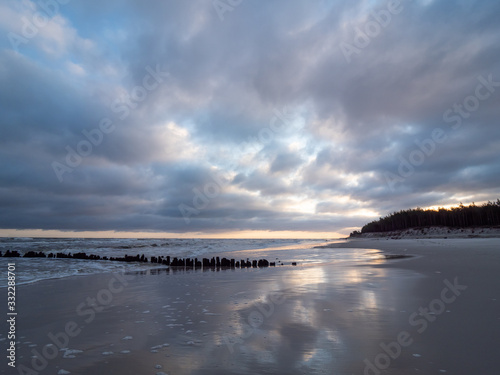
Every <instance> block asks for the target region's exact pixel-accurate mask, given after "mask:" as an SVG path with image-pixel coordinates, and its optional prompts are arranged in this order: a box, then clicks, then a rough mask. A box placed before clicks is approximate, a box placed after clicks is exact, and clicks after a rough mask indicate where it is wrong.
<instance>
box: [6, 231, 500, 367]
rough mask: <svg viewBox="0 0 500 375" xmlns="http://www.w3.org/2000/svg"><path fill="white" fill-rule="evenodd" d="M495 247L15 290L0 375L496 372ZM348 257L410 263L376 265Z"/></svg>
mask: <svg viewBox="0 0 500 375" xmlns="http://www.w3.org/2000/svg"><path fill="white" fill-rule="evenodd" d="M499 243H500V241H499V240H498V239H460V240H458V239H449V240H444V239H443V240H440V239H433V240H382V239H379V240H377V239H375V240H354V241H348V242H346V243H342V244H332V245H331V247H330V248H322V249H315V250H314V251H313V252H312V253H311V252H310V254H309V255H308V257H309V258H310V257H311V256H310V255H311V254H313V253H314V254H325V255H326V254H334V253H335V251H336V250H335V247H343V248H346V247H347V248H352V250H351V251H352V254H354V255H355V256H354V257H353V258H355V260H356V261H349V260H345V261H342V262H336V263H335V262H332V263H328V264H322V263H307V262H304V263H303V264H300V262H299V265H298V266H297V267H291V266H284V267H276V268H265V269H245V270H225V271H219V272H213V271H206V272H201V271H197V272H196V271H178V272H172V271H167V270H160V271H155V272H148V273H145V274H128V275H118V274H100V275H93V276H82V277H72V278H66V279H61V280H45V281H42V282H38V283H35V284H32V285H26V286H19V287H18V296H17V299H18V313H19V315H18V318H17V319H18V321H17V331H18V336H19V337H18V341H19V344H18V349H17V365H18V368H17V369H16V370H13V369H11V368H9V367H7V366H6V364H3V365H2V369H1V371H0V372H1V373H6V374H17V373H20V372H18V370H20V369H21V368H22V369H24V371H26V372H25V373H31V374H34V373H40V374H57V373H60V374H65V373H71V374H82V375H86V374H89V375H90V374H97V375H99V374H153V375H154V374H162V373H165V374H364V373H366V374H378V373H380V374H442V373H447V374H471V373H475V374H489V373H494V372H496V368H497V365H498V364H500V360H499V359H498V356H497V352H498V347H499V345H498V344H499V343H500V295H499V294H500V290H499V288H498V274H499V271H500V269H499V268H500V253H499V251H498V250H499V249H498V244H499ZM356 249H381V250H384V251H385V252H386V253H388V254H411V255H415V257H412V258H407V259H401V260H384V259H382V258H383V257H382V256H378V255H377V254H378V252H377V251H373V250H368V251H365V250H356ZM364 258H366V260H365V261H361V262H360V261H359V259H364ZM465 286H466V289H465ZM445 289H447V291H445V292H443V291H444V290H445ZM2 293H5V291H2ZM420 307H422V308H427V309H429V311H425V310H420V311H419V308H420ZM441 310H442V311H441ZM433 311H434V312H433ZM65 331H66V332H65ZM419 331H420V332H419ZM5 332H6V328H4V329H3V330H2V336H0V339H4V338H5V334H4V333H5ZM398 339H399V340H398ZM5 341H6V340H3V341H2V342H5ZM47 344H49V345H47ZM50 344H52V345H50ZM58 346H59V347H58ZM384 348H385V350H384ZM55 349H58V350H57V351H56V350H55ZM33 356H37V357H38V358H32V357H33ZM20 366H25V367H20ZM27 369H32V371H33V372H27V371H28V370H27ZM65 371H67V372H65ZM21 373H22V372H21Z"/></svg>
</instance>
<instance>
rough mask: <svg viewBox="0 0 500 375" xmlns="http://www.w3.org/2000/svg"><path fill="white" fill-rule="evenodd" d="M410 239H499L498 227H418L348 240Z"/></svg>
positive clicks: (375, 233)
mask: <svg viewBox="0 0 500 375" xmlns="http://www.w3.org/2000/svg"><path fill="white" fill-rule="evenodd" d="M357 238H359V239H368V238H371V239H375V238H385V239H393V240H397V239H410V238H415V239H419V238H422V239H423V238H444V239H446V238H500V227H498V226H496V227H470V228H450V227H420V228H409V229H403V230H395V231H389V232H367V233H360V232H357V233H355V232H353V233H351V235H350V236H349V239H357Z"/></svg>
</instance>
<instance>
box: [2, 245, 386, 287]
mask: <svg viewBox="0 0 500 375" xmlns="http://www.w3.org/2000/svg"><path fill="white" fill-rule="evenodd" d="M343 241H345V240H342V239H333V240H319V239H144V238H141V239H130V238H127V239H117V238H106V239H102V238H99V239H91V238H24V237H23V238H0V251H1V252H2V255H4V254H5V252H6V251H7V250H11V251H14V250H15V251H18V252H19V253H20V254H21V257H19V258H17V257H16V258H7V257H1V258H0V268H1V269H3V270H5V272H3V271H2V272H1V273H0V274H1V275H4V277H2V279H1V280H0V287H5V286H7V272H6V271H7V267H8V264H9V263H15V274H16V285H22V284H29V283H34V282H38V281H41V280H45V279H54V278H64V277H71V276H76V275H92V274H97V273H110V272H133V271H144V270H150V269H154V268H162V267H163V268H165V266H162V265H159V264H152V263H135V262H131V263H126V262H116V261H104V260H80V259H55V258H23V257H22V256H23V254H25V253H26V252H28V251H35V252H40V251H41V252H44V253H46V254H49V253H59V252H61V253H72V254H74V253H78V252H85V253H86V254H88V255H90V254H95V255H100V256H101V257H104V256H107V257H123V256H125V255H137V254H139V255H142V254H144V255H145V256H146V257H148V258H150V257H151V256H156V257H158V256H164V257H165V256H171V257H178V258H192V259H194V258H198V259H199V260H201V258H212V257H217V256H220V257H221V258H222V257H226V258H228V259H230V258H235V259H236V260H240V259H244V260H247V259H250V260H254V259H255V260H258V259H268V260H269V261H270V262H276V263H277V265H278V264H279V265H291V263H292V262H296V263H298V264H300V265H303V264H310V263H323V262H332V261H334V262H343V261H350V262H352V261H364V260H367V259H377V258H378V257H380V253H379V252H378V251H371V252H370V251H366V250H363V251H354V250H353V249H331V248H330V249H318V246H325V245H328V244H331V243H335V242H343Z"/></svg>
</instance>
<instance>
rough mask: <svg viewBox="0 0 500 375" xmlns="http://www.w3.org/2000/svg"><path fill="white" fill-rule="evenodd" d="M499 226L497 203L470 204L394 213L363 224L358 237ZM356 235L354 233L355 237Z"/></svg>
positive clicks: (499, 206)
mask: <svg viewBox="0 0 500 375" xmlns="http://www.w3.org/2000/svg"><path fill="white" fill-rule="evenodd" d="M497 225H500V199H497V201H496V202H488V203H484V204H482V205H481V206H476V205H475V204H474V203H472V204H471V205H469V206H464V205H463V204H462V203H460V205H459V206H458V207H453V208H451V209H446V208H439V209H438V210H423V209H421V208H412V209H408V210H401V211H399V212H394V213H392V214H390V215H387V216H386V217H383V218H380V219H379V220H375V221H372V222H371V223H368V224H366V225H365V226H364V227H363V228H362V229H361V233H372V232H390V231H395V230H404V229H409V228H418V227H432V226H445V227H455V228H465V227H489V226H497ZM356 234H359V232H353V233H352V234H351V235H352V236H355V235H356Z"/></svg>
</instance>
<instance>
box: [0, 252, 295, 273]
mask: <svg viewBox="0 0 500 375" xmlns="http://www.w3.org/2000/svg"><path fill="white" fill-rule="evenodd" d="M1 256H2V252H1V251H0V257H1ZM3 257H21V254H20V253H19V252H18V251H16V250H13V251H11V250H7V251H6V252H5V254H4V255H3ZM22 257H23V258H60V259H88V260H110V261H116V262H141V263H148V262H150V263H153V264H161V265H164V266H168V267H180V268H233V269H234V268H257V267H258V268H263V267H275V266H276V262H269V261H268V260H267V259H259V260H252V261H250V260H249V259H248V258H247V260H243V259H241V260H235V259H227V258H222V259H221V258H220V257H212V258H211V259H208V258H203V259H201V260H199V259H198V258H194V259H191V258H177V257H174V258H171V257H170V256H165V257H164V256H158V257H155V256H152V257H151V258H150V259H149V258H148V257H146V256H145V255H144V254H142V255H139V254H137V255H135V256H133V255H125V256H124V257H107V256H100V255H95V254H86V253H84V252H80V253H75V254H71V253H49V254H46V253H44V252H42V251H39V252H36V251H28V252H26V253H24V254H23V255H22ZM291 264H292V266H296V265H297V264H296V263H295V262H293V263H291ZM278 265H284V264H283V263H282V262H280V261H278Z"/></svg>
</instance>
